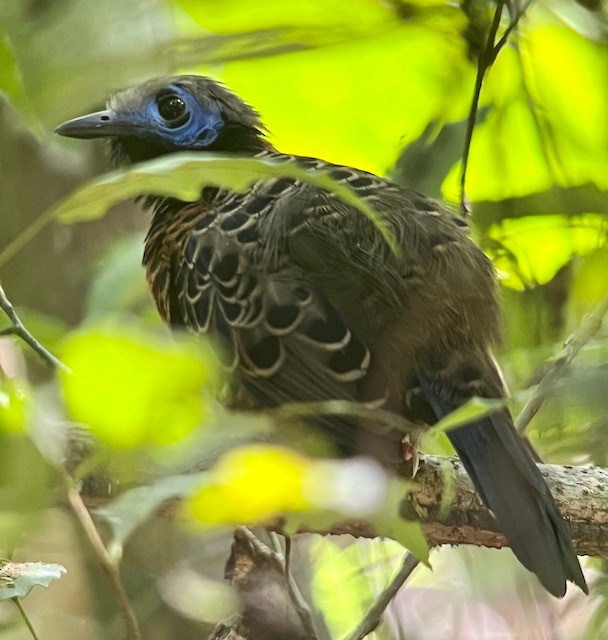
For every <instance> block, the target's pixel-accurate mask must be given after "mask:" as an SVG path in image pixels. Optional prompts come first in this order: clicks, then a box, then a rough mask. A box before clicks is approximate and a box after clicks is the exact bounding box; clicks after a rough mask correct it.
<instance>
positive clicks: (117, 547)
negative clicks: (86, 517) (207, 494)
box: [95, 473, 205, 562]
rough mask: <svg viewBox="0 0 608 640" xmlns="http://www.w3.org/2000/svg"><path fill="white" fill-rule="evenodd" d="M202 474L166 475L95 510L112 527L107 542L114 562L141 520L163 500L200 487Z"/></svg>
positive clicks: (181, 496) (202, 478)
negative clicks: (110, 537) (108, 541)
mask: <svg viewBox="0 0 608 640" xmlns="http://www.w3.org/2000/svg"><path fill="white" fill-rule="evenodd" d="M204 478H205V474H202V473H197V474H195V473H193V474H189V475H175V476H169V477H167V478H163V479H162V480H159V481H158V482H156V483H154V484H152V485H150V486H147V487H137V488H136V489H131V490H129V491H126V492H125V493H123V494H122V495H121V496H120V497H119V498H117V499H116V500H114V501H113V502H111V503H110V504H108V505H106V506H104V507H102V508H100V509H97V510H96V511H95V514H96V515H97V516H99V517H101V518H103V519H104V520H106V522H108V524H109V525H110V527H111V529H112V540H111V542H110V544H109V545H108V553H109V554H110V557H111V558H112V559H113V560H114V561H115V562H117V561H118V560H119V559H120V558H121V557H122V549H123V546H124V544H125V542H126V541H127V539H128V538H129V536H130V535H131V534H132V533H133V531H135V529H136V528H137V527H138V526H139V525H140V524H142V523H143V522H144V521H145V520H146V519H147V518H149V517H150V516H151V515H152V514H153V513H154V512H155V511H156V509H157V508H158V507H159V506H160V505H161V504H162V503H163V502H165V501H167V500H170V499H171V498H183V497H184V496H187V495H189V494H191V493H192V492H193V491H194V490H195V489H197V488H198V487H200V485H201V483H202V482H203V480H204Z"/></svg>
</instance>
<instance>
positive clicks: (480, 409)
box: [428, 396, 505, 433]
mask: <svg viewBox="0 0 608 640" xmlns="http://www.w3.org/2000/svg"><path fill="white" fill-rule="evenodd" d="M504 406H505V401H504V400H496V399H492V398H480V397H478V396H475V397H473V398H471V399H470V400H469V401H468V402H466V403H465V404H463V405H462V406H460V407H458V409H456V410H455V411H452V413H449V414H448V415H447V416H445V417H444V418H442V419H441V420H440V421H439V422H437V423H436V424H435V425H433V427H432V428H431V429H429V431H428V433H432V432H435V433H436V432H437V431H447V430H449V429H455V428H456V427H462V426H464V425H466V424H468V423H469V422H473V421H474V420H479V419H480V418H484V417H485V416H487V415H488V414H490V413H493V412H494V411H496V410H498V409H500V408H502V407H504Z"/></svg>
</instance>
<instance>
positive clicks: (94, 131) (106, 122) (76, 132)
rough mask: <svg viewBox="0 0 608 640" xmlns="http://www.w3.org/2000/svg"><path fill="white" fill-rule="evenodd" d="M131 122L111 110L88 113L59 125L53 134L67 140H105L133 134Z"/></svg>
mask: <svg viewBox="0 0 608 640" xmlns="http://www.w3.org/2000/svg"><path fill="white" fill-rule="evenodd" d="M133 129H134V125H133V122H131V121H129V120H127V119H126V118H124V117H120V116H118V115H116V113H114V111H112V110H111V109H106V110H104V111H96V112H95V113H89V114H88V115H86V116H81V117H80V118H74V119H73V120H68V121H67V122H64V123H63V124H60V125H59V126H58V127H57V128H56V129H55V133H58V134H59V135H60V136H67V137H68V138H106V137H108V136H125V135H129V134H131V135H132V134H133Z"/></svg>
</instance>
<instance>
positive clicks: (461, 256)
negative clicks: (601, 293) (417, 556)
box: [56, 75, 588, 597]
mask: <svg viewBox="0 0 608 640" xmlns="http://www.w3.org/2000/svg"><path fill="white" fill-rule="evenodd" d="M56 132H57V133H58V134H60V135H62V136H68V137H73V138H83V139H88V138H108V139H109V140H110V155H111V159H112V162H113V164H114V165H116V166H125V165H130V164H133V163H137V162H141V161H145V160H151V159H154V158H159V157H162V156H165V155H167V154H172V153H177V152H181V151H187V152H191V153H192V152H195V153H201V154H205V153H207V154H208V153H215V154H217V153H220V154H228V155H235V156H239V157H240V156H243V157H255V158H260V159H263V160H265V161H266V162H273V163H278V164H281V163H287V162H294V163H297V164H298V165H299V166H301V167H303V168H304V169H306V170H310V171H323V172H325V173H326V174H328V175H329V176H330V177H331V178H332V179H333V180H334V181H335V182H336V183H338V184H341V185H344V186H346V187H348V188H349V189H350V190H352V191H353V192H354V193H355V194H356V195H357V196H358V197H359V198H360V199H361V200H362V201H364V202H365V203H367V204H368V205H369V206H370V207H372V208H373V210H374V211H375V212H376V213H377V215H378V216H379V217H380V219H381V221H382V223H383V225H384V226H385V227H386V228H388V229H389V231H390V234H391V236H392V238H393V241H394V242H395V243H396V245H397V250H395V248H394V247H392V246H391V244H390V243H389V242H387V240H386V237H385V236H384V235H383V234H382V233H381V232H380V230H379V228H378V225H377V224H375V223H374V222H373V221H371V220H370V219H369V218H368V217H366V216H365V215H363V214H362V213H361V211H360V210H359V209H358V208H356V207H355V206H353V205H352V204H348V203H346V202H345V201H344V200H343V199H342V198H341V197H339V196H338V195H336V193H335V192H334V191H332V190H330V189H324V188H320V187H318V186H314V185H312V184H310V183H308V182H306V181H302V180H300V179H297V178H294V177H287V176H285V177H281V176H279V177H276V176H274V177H267V178H262V179H259V180H257V181H256V182H254V183H253V184H251V185H250V187H249V188H248V189H247V190H246V191H244V192H237V191H232V190H229V189H226V188H221V187H213V186H204V187H202V188H201V193H200V198H199V199H198V200H196V201H193V202H190V201H183V200H180V199H177V198H174V197H166V196H159V195H154V194H149V195H146V196H144V197H143V201H144V205H145V206H146V207H147V208H148V209H150V210H151V212H152V221H151V225H150V228H149V231H148V235H147V237H146V241H145V249H144V257H143V264H144V266H145V268H146V274H147V281H148V284H149V287H150V290H151V293H152V296H153V297H154V300H155V302H156V305H157V307H158V311H159V313H160V315H161V316H162V318H163V320H164V321H165V322H166V323H167V324H168V325H169V326H170V327H172V328H175V329H187V330H190V331H192V332H194V333H197V334H207V335H209V336H212V337H213V338H215V339H216V340H219V341H220V342H221V344H222V354H223V355H222V359H223V363H224V365H225V366H226V367H227V368H228V369H230V370H232V371H233V372H234V376H235V379H236V380H237V391H236V392H235V403H236V404H237V406H238V405H239V404H241V405H243V406H248V407H256V408H262V409H263V408H270V407H276V406H279V405H281V404H284V403H288V402H310V401H323V400H336V399H337V400H346V401H352V402H357V403H362V404H365V405H367V406H377V407H381V408H383V409H385V410H387V411H390V412H393V413H396V414H399V415H401V416H403V417H405V418H407V419H408V420H411V421H413V422H415V423H419V424H428V425H432V424H434V423H436V422H437V421H438V420H439V419H441V418H442V417H444V416H446V415H447V414H449V413H450V412H452V411H454V410H455V409H457V408H458V407H460V406H462V405H463V404H464V403H466V402H467V401H468V400H469V399H471V398H472V397H474V396H480V397H483V398H496V399H502V398H504V397H505V394H506V391H505V386H504V383H503V380H502V376H501V374H500V371H499V369H498V367H497V365H496V363H495V361H494V359H493V357H492V355H491V352H492V348H493V347H495V346H496V344H497V341H498V340H499V334H500V322H501V320H500V312H499V303H498V297H497V284H496V276H495V270H494V268H493V265H492V263H491V261H490V260H489V259H488V258H487V257H486V255H485V254H484V253H483V252H482V251H481V250H480V249H479V248H478V247H477V246H476V245H475V243H474V242H473V241H472V239H471V237H470V232H469V229H468V224H467V223H466V221H464V220H463V219H462V218H461V217H460V216H458V215H456V214H455V213H454V212H453V211H451V210H450V209H449V208H448V207H447V206H445V205H442V204H441V203H439V202H438V201H436V200H434V199H431V198H428V197H426V196H424V195H422V194H419V193H417V192H415V191H413V190H409V189H407V188H405V187H403V186H400V185H398V184H396V183H393V182H390V181H389V180H386V179H384V178H382V177H379V176H376V175H374V174H372V173H369V172H366V171H363V170H359V169H356V168H353V167H348V166H341V165H336V164H332V163H330V162H326V161H324V160H321V159H318V158H311V157H301V156H293V155H288V154H282V153H280V152H279V151H278V150H277V149H275V148H274V146H273V145H272V144H271V142H270V141H269V139H268V136H267V130H266V129H265V127H264V125H263V123H262V120H261V116H260V114H259V113H258V112H257V111H256V110H255V109H254V108H253V107H251V106H250V105H249V104H248V103H246V102H245V101H244V100H243V99H241V98H240V97H239V96H238V95H237V94H236V93H234V92H233V91H231V90H230V89H229V88H227V87H226V86H225V85H223V84H222V83H220V82H218V81H216V80H214V79H212V78H209V77H204V76H197V75H176V76H169V77H162V78H154V79H152V80H148V81H147V82H145V83H143V84H139V85H137V86H135V87H132V88H129V89H126V90H124V91H121V92H118V93H116V94H115V95H113V96H112V97H110V99H109V100H108V102H107V108H106V109H105V110H102V111H97V112H94V113H90V114H87V115H84V116H81V117H78V118H74V119H72V120H69V121H67V122H64V123H63V124H61V125H60V126H59V127H57V129H56ZM312 133H314V132H311V134H312ZM314 424H315V425H316V428H318V429H320V430H322V431H323V432H324V433H326V434H327V435H328V436H329V438H330V439H331V441H332V442H334V443H335V444H336V447H337V449H338V450H339V451H340V453H341V454H344V455H353V454H356V453H360V452H361V451H364V452H367V453H370V454H371V455H373V456H375V457H377V458H379V459H381V460H382V461H386V462H387V463H390V462H395V461H396V460H398V459H400V458H401V459H402V457H403V444H402V434H401V433H399V432H397V431H394V432H393V431H390V430H386V432H383V433H381V434H379V433H377V432H370V430H368V429H366V428H365V426H364V425H363V424H362V423H361V421H360V420H357V419H354V418H348V417H336V416H335V415H331V416H323V415H320V416H318V417H316V418H315V420H314ZM447 435H448V438H449V439H450V441H451V443H452V445H453V447H454V449H455V450H456V452H457V454H458V456H459V457H460V459H461V461H462V463H463V466H464V468H465V469H466V471H467V473H468V474H469V476H470V477H471V480H472V482H473V484H474V486H475V488H476V490H477V492H478V494H479V496H480V497H481V499H482V501H483V502H484V503H485V505H486V506H487V507H488V509H489V510H490V511H491V512H492V514H493V515H494V517H495V519H496V521H497V524H498V527H499V528H500V530H501V531H502V532H503V534H504V535H505V537H506V539H507V540H508V542H509V545H510V546H511V549H512V550H513V552H514V553H515V555H516V557H517V558H518V559H519V561H520V562H521V563H522V564H523V565H524V566H525V567H526V568H527V569H528V570H529V571H531V572H532V573H534V574H536V576H537V577H538V579H539V580H540V582H541V583H542V585H543V586H544V587H545V588H546V589H547V591H549V592H550V593H551V594H553V595H554V596H556V597H561V596H563V595H564V594H565V592H566V583H567V581H571V582H573V583H574V584H576V585H578V586H579V587H580V588H581V589H582V590H583V591H584V592H585V593H587V592H588V588H587V585H586V582H585V578H584V576H583V573H582V570H581V567H580V564H579V561H578V558H577V556H576V553H575V551H574V548H573V546H572V542H571V539H570V535H569V532H568V529H567V526H566V524H565V521H564V520H563V518H562V516H561V514H560V512H559V510H558V507H557V505H556V503H555V501H554V498H553V496H552V495H551V492H550V490H549V488H548V486H547V484H546V483H545V480H544V479H543V476H542V475H541V473H540V471H539V469H538V467H537V466H536V464H535V462H534V460H533V458H532V456H531V453H530V451H529V450H528V448H527V447H526V445H525V444H524V442H523V441H522V439H521V437H520V436H519V435H518V433H517V431H516V429H515V427H514V424H513V420H512V418H511V415H510V413H509V411H508V410H507V408H504V406H502V407H501V408H499V409H496V410H493V411H492V412H491V413H489V414H488V415H486V416H484V417H481V418H478V419H475V420H474V421H472V422H470V423H468V424H466V425H464V426H460V427H457V428H454V429H452V430H449V431H448V432H447Z"/></svg>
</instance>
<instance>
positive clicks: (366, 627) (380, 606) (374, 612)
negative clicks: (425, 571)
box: [346, 551, 419, 640]
mask: <svg viewBox="0 0 608 640" xmlns="http://www.w3.org/2000/svg"><path fill="white" fill-rule="evenodd" d="M418 563H419V560H418V559H417V558H415V557H414V556H413V555H412V554H411V553H410V552H409V551H408V552H406V554H405V556H404V557H403V563H402V565H401V569H400V570H399V573H397V575H396V576H395V577H394V578H393V579H392V580H391V582H390V583H389V584H388V586H387V587H386V588H385V589H384V591H383V592H382V593H381V594H380V595H379V596H378V598H377V599H376V601H375V602H374V604H373V606H372V607H371V608H370V610H369V611H368V612H367V613H366V614H365V617H364V618H363V620H361V622H360V623H359V626H358V627H357V628H356V629H355V630H354V631H353V633H351V634H350V635H349V636H348V637H347V638H346V640H362V638H365V636H367V635H368V634H370V633H371V632H372V631H374V629H375V628H376V627H377V626H378V625H379V624H380V620H381V619H382V615H383V614H384V611H385V610H386V607H388V605H389V604H390V603H391V601H392V599H393V598H394V597H395V596H396V595H397V592H398V591H399V589H401V587H402V586H403V585H404V583H405V581H406V580H407V579H408V578H409V577H410V575H411V574H412V571H413V570H414V569H415V568H416V567H417V566H418Z"/></svg>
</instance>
